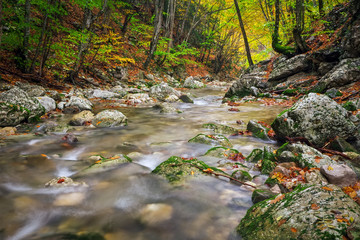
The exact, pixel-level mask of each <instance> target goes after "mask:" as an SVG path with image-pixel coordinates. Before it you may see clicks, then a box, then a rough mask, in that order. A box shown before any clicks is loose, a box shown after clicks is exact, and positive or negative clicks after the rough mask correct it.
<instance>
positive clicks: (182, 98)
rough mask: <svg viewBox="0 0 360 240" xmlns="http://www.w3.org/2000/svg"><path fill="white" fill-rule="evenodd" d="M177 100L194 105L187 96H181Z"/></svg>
mask: <svg viewBox="0 0 360 240" xmlns="http://www.w3.org/2000/svg"><path fill="white" fill-rule="evenodd" d="M179 99H180V100H181V101H182V102H184V103H194V100H192V99H191V97H189V96H188V95H187V94H182V95H181V96H180V97H179Z"/></svg>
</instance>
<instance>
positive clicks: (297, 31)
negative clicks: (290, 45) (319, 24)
mask: <svg viewBox="0 0 360 240" xmlns="http://www.w3.org/2000/svg"><path fill="white" fill-rule="evenodd" d="M295 9H296V10H295V16H296V23H295V27H294V29H293V36H294V41H295V44H296V52H297V53H304V52H307V51H308V47H307V46H306V43H305V41H304V39H303V38H302V36H301V34H302V32H303V30H304V24H305V23H304V21H305V19H304V18H305V6H304V0H296V8H295Z"/></svg>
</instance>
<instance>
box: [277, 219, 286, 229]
mask: <svg viewBox="0 0 360 240" xmlns="http://www.w3.org/2000/svg"><path fill="white" fill-rule="evenodd" d="M284 223H286V219H281V220H280V221H279V223H278V227H280V226H281V225H283V224H284Z"/></svg>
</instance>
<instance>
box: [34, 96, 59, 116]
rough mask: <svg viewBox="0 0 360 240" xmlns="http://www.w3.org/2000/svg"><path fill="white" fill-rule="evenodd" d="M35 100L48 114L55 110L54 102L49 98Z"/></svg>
mask: <svg viewBox="0 0 360 240" xmlns="http://www.w3.org/2000/svg"><path fill="white" fill-rule="evenodd" d="M36 99H37V100H38V101H39V103H40V104H41V105H42V106H43V107H44V108H45V111H46V112H50V111H53V110H55V109H56V102H55V100H54V99H52V98H51V97H47V96H45V97H36Z"/></svg>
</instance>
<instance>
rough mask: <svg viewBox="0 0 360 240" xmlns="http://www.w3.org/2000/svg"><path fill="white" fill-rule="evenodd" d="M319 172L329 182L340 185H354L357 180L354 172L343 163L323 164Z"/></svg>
mask: <svg viewBox="0 0 360 240" xmlns="http://www.w3.org/2000/svg"><path fill="white" fill-rule="evenodd" d="M320 172H321V173H322V175H324V176H325V177H326V179H327V180H328V181H329V183H331V184H335V185H337V186H340V187H346V186H351V185H354V184H355V183H356V181H357V178H356V173H355V172H354V171H353V170H352V169H351V168H350V167H349V166H347V165H345V164H332V165H323V166H321V168H320Z"/></svg>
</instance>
